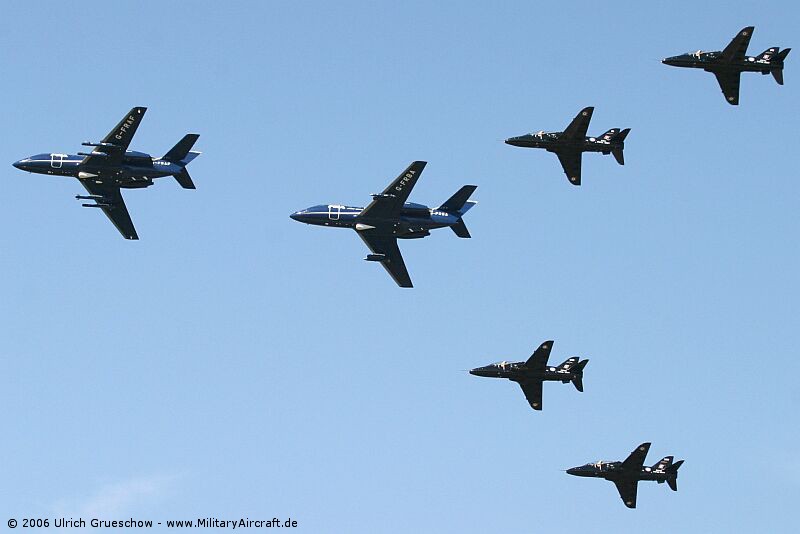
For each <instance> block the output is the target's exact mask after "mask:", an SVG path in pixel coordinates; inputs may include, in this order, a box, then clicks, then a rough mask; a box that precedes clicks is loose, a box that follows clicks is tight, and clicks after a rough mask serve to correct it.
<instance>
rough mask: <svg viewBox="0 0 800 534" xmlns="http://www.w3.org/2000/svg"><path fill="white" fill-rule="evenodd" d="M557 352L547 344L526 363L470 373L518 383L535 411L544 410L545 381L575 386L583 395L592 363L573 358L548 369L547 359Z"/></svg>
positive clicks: (490, 366) (504, 365) (494, 365)
mask: <svg viewBox="0 0 800 534" xmlns="http://www.w3.org/2000/svg"><path fill="white" fill-rule="evenodd" d="M552 349H553V342H552V341H545V342H544V343H542V344H541V345H539V348H538V349H536V352H534V353H533V355H532V356H531V357H530V358H528V361H526V362H516V363H515V362H505V361H503V362H500V363H493V364H492V365H487V366H485V367H478V368H476V369H473V370H471V371H470V372H469V373H470V374H471V375H475V376H487V377H490V378H507V379H509V380H511V381H513V382H517V383H518V384H519V385H520V386H521V387H522V392H523V393H525V398H526V399H528V403H529V404H530V405H531V408H533V409H534V410H541V409H542V382H544V381H545V380H553V381H560V382H563V383H564V384H566V383H567V382H572V383H573V384H574V385H575V388H576V389H577V390H578V391H583V368H584V367H586V364H587V363H589V360H582V361H580V362H579V361H578V358H575V357H572V358H569V359H568V360H566V361H565V362H564V363H562V364H561V365H559V366H558V367H547V359H548V358H549V357H550V351H551V350H552Z"/></svg>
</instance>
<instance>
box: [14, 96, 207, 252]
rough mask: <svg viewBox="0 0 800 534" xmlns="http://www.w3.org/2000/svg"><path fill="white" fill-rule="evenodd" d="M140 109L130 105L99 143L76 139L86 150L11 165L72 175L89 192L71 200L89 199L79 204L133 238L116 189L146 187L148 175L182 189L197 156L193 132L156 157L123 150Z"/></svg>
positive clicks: (149, 182)
mask: <svg viewBox="0 0 800 534" xmlns="http://www.w3.org/2000/svg"><path fill="white" fill-rule="evenodd" d="M145 111H147V108H142V107H137V108H133V109H132V110H130V112H128V114H127V115H125V117H123V118H122V120H121V121H120V122H119V124H117V125H116V126H115V127H114V129H113V130H111V131H110V132H109V133H108V135H107V136H105V137H104V138H103V140H102V141H100V142H99V143H90V142H88V141H87V142H85V143H82V145H83V146H90V147H92V151H91V152H88V153H87V152H78V154H76V155H72V154H37V155H35V156H31V157H29V158H25V159H21V160H19V161H17V162H16V163H14V164H13V165H14V167H16V168H18V169H22V170H23V171H28V172H35V173H38V174H55V175H57V176H71V177H73V178H77V179H78V181H79V182H80V183H81V184H82V185H83V187H85V188H86V190H87V191H88V192H89V195H88V196H85V195H76V196H75V198H76V199H78V200H92V201H94V203H92V204H82V206H84V207H86V208H100V209H101V210H103V213H105V214H106V216H108V218H109V219H110V220H111V222H112V223H114V226H116V227H117V230H119V232H120V233H121V234H122V235H123V237H124V238H125V239H139V236H138V235H137V234H136V229H135V228H134V227H133V221H131V216H130V215H129V214H128V209H127V208H126V207H125V201H124V200H123V199H122V193H121V192H120V189H121V188H124V189H141V188H144V187H150V186H151V185H153V179H154V178H161V177H164V176H174V177H175V179H176V180H177V181H178V183H179V184H180V185H181V187H183V188H184V189H195V186H194V183H193V182H192V178H191V177H190V176H189V172H188V171H187V170H186V165H188V164H189V163H190V162H191V161H192V160H193V159H194V158H196V157H197V156H199V155H200V152H192V151H191V150H192V147H193V146H194V143H195V142H196V141H197V138H198V137H200V136H199V135H197V134H187V135H185V136H184V137H183V139H181V140H180V141H178V144H177V145H175V146H174V147H172V149H171V150H170V151H169V152H167V153H166V154H165V155H164V156H163V157H160V158H152V157H150V155H149V154H144V153H142V152H133V151H129V150H128V146H129V145H130V143H131V139H133V134H135V133H136V129H137V128H138V127H139V123H140V122H141V121H142V117H144V112H145Z"/></svg>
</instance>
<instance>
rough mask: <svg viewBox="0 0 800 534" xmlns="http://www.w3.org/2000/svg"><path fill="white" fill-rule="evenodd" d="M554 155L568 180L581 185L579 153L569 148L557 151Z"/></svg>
mask: <svg viewBox="0 0 800 534" xmlns="http://www.w3.org/2000/svg"><path fill="white" fill-rule="evenodd" d="M556 155H557V156H558V161H560V162H561V167H562V168H563V169H564V174H566V175H567V179H568V180H569V182H570V183H571V184H572V185H581V159H582V155H581V153H580V152H579V151H577V150H570V151H560V152H557V153H556Z"/></svg>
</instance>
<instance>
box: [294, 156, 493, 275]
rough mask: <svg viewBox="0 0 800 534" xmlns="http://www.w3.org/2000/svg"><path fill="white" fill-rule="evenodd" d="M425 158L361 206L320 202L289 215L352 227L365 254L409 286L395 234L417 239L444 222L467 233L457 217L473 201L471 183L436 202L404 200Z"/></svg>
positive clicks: (463, 234)
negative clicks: (432, 205) (433, 204)
mask: <svg viewBox="0 0 800 534" xmlns="http://www.w3.org/2000/svg"><path fill="white" fill-rule="evenodd" d="M426 164H427V162H425V161H415V162H414V163H412V164H411V165H409V166H408V168H407V169H406V170H405V171H403V172H402V173H401V174H400V176H398V177H397V178H396V179H395V180H394V181H393V182H392V183H391V184H389V187H387V188H386V189H385V190H384V191H383V193H380V194H373V195H372V202H370V204H369V206H367V207H366V208H357V207H350V206H341V205H338V204H322V205H318V206H312V207H310V208H308V209H304V210H301V211H298V212H296V213H293V214H291V215H290V217H291V218H292V219H294V220H295V221H299V222H303V223H306V224H314V225H318V226H333V227H337V228H352V229H354V230H355V231H356V233H358V235H359V237H361V239H362V240H363V241H364V243H366V245H367V247H369V249H370V250H371V251H372V254H367V257H366V258H364V259H365V260H367V261H377V262H379V263H380V264H381V265H383V267H384V268H385V269H386V271H387V272H388V273H389V275H390V276H391V277H392V278H393V279H394V281H395V282H397V285H399V286H400V287H412V284H411V277H409V275H408V271H407V270H406V266H405V263H404V262H403V256H402V255H401V254H400V248H398V246H397V240H398V239H418V238H422V237H425V236H428V235H430V233H431V232H430V231H431V230H433V229H435V228H444V227H447V226H449V227H450V228H451V229H452V230H453V232H454V233H455V234H456V235H457V236H458V237H464V238H468V237H470V235H469V231H468V230H467V226H466V225H465V224H464V220H463V219H462V217H463V216H464V214H465V213H467V211H469V209H470V208H471V207H472V206H474V205H475V204H477V202H476V201H474V200H469V197H470V195H472V193H473V192H474V191H475V189H477V187H478V186H476V185H465V186H464V187H462V188H461V189H459V190H458V191H457V192H456V194H455V195H453V196H452V197H450V198H449V199H447V200H446V201H445V203H444V204H442V205H441V206H439V207H438V208H428V207H427V206H423V205H421V204H414V203H411V202H406V200H407V199H408V196H409V195H410V194H411V190H412V189H413V188H414V185H415V184H416V183H417V180H418V179H419V175H420V174H422V170H423V169H424V168H425V165H426Z"/></svg>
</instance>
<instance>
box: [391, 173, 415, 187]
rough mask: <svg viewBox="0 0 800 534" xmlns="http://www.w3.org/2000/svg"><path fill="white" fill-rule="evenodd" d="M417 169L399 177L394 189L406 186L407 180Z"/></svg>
mask: <svg viewBox="0 0 800 534" xmlns="http://www.w3.org/2000/svg"><path fill="white" fill-rule="evenodd" d="M416 173H417V171H409V172H407V173H406V174H405V176H403V177H402V178H401V179H400V183H399V184H397V185H396V186H395V188H394V190H395V191H402V190H403V188H404V187H405V186H406V184H407V183H408V181H409V180H411V179H412V178H413V177H414V175H415V174H416Z"/></svg>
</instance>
